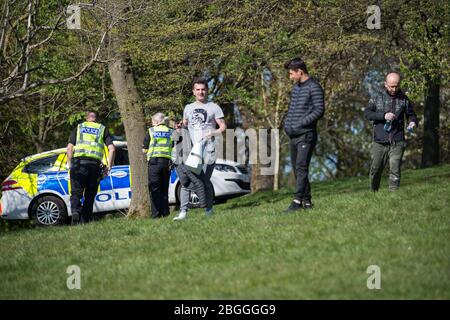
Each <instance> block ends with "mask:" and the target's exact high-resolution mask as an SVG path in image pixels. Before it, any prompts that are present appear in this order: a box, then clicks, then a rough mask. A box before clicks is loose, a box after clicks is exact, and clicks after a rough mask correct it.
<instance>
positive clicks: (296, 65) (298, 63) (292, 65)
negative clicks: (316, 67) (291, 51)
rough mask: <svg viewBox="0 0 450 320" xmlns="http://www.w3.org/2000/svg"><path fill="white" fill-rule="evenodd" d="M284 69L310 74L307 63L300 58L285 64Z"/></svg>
mask: <svg viewBox="0 0 450 320" xmlns="http://www.w3.org/2000/svg"><path fill="white" fill-rule="evenodd" d="M284 68H285V69H288V70H299V69H300V70H302V71H303V72H304V73H308V69H307V68H306V64H305V61H303V60H302V59H300V58H294V59H292V60H289V61H288V62H286V63H285V64H284Z"/></svg>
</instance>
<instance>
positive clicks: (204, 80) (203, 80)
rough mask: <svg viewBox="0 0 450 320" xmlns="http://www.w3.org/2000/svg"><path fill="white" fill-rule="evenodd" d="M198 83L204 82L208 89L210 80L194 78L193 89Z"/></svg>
mask: <svg viewBox="0 0 450 320" xmlns="http://www.w3.org/2000/svg"><path fill="white" fill-rule="evenodd" d="M196 84H203V85H205V88H206V89H208V81H206V79H204V78H194V80H192V89H194V86H195V85H196Z"/></svg>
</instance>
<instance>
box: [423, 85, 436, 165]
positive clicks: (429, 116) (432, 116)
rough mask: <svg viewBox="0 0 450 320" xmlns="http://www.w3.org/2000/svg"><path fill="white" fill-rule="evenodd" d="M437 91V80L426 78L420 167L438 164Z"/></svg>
mask: <svg viewBox="0 0 450 320" xmlns="http://www.w3.org/2000/svg"><path fill="white" fill-rule="evenodd" d="M439 91H440V85H439V81H438V80H435V81H433V80H431V79H428V80H427V95H426V98H425V110H424V116H423V117H424V123H423V144H422V146H423V148H422V163H421V167H422V168H426V167H431V166H434V165H437V164H439Z"/></svg>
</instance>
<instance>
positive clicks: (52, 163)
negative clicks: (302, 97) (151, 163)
mask: <svg viewBox="0 0 450 320" xmlns="http://www.w3.org/2000/svg"><path fill="white" fill-rule="evenodd" d="M114 145H115V146H116V150H117V154H116V159H115V164H114V166H113V167H112V169H111V172H110V174H109V175H108V176H107V177H105V178H104V179H103V180H101V181H100V186H99V192H98V194H97V196H96V199H95V203H94V212H109V211H117V210H122V209H127V208H128V207H129V205H130V199H131V189H130V166H129V160H128V151H127V146H126V142H116V141H115V142H114ZM211 182H212V184H213V187H214V196H215V200H221V199H227V198H231V197H235V196H239V195H243V194H247V193H249V192H250V177H249V174H248V171H247V168H246V167H245V166H242V165H239V164H238V163H237V162H234V161H227V160H221V159H217V162H216V167H215V169H214V172H213V174H212V177H211ZM1 190H2V197H1V199H0V217H1V218H2V219H8V220H19V219H30V218H33V219H35V220H36V222H37V223H38V224H41V225H56V224H64V223H66V222H69V221H70V219H69V216H70V215H71V212H70V209H69V208H70V193H69V173H68V171H67V169H66V149H65V148H62V149H57V150H52V151H48V152H43V153H39V154H36V155H32V156H29V157H26V158H24V159H22V161H21V162H20V163H19V164H18V165H17V166H16V168H15V169H14V170H13V172H12V173H11V174H10V175H9V176H8V177H7V178H6V180H5V181H3V183H2V185H1ZM179 195H180V183H179V180H178V176H177V173H176V171H175V170H172V172H171V175H170V185H169V203H170V204H176V203H178V202H179V198H180V196H179ZM197 201H198V199H197V197H196V195H195V194H194V193H191V202H192V203H193V205H194V206H195V204H196V202H197Z"/></svg>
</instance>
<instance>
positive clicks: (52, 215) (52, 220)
mask: <svg viewBox="0 0 450 320" xmlns="http://www.w3.org/2000/svg"><path fill="white" fill-rule="evenodd" d="M31 216H32V218H33V220H34V221H35V222H36V224H38V225H41V226H54V225H61V224H66V223H67V221H68V215H67V209H66V206H65V204H64V202H63V201H62V200H61V199H59V198H57V197H55V196H44V197H41V198H39V199H37V200H36V201H35V202H34V203H33V206H32V207H31Z"/></svg>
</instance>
